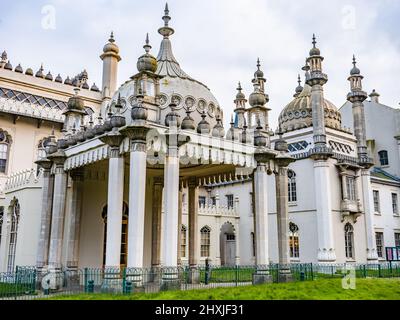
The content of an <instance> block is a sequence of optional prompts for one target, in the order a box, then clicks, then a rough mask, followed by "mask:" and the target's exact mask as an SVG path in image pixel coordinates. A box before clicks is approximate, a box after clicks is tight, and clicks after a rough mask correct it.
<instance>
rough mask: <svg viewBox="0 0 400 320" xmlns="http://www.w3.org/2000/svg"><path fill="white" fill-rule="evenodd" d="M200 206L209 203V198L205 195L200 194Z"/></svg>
mask: <svg viewBox="0 0 400 320" xmlns="http://www.w3.org/2000/svg"><path fill="white" fill-rule="evenodd" d="M198 201H199V207H205V206H206V203H207V198H206V197H205V196H199V199H198Z"/></svg>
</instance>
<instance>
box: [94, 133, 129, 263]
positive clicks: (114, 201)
mask: <svg viewBox="0 0 400 320" xmlns="http://www.w3.org/2000/svg"><path fill="white" fill-rule="evenodd" d="M123 139H124V137H123V136H122V135H121V134H119V133H117V132H114V131H113V132H112V133H110V134H108V135H106V136H104V137H101V140H102V141H103V142H104V143H106V144H108V145H109V146H110V149H109V154H110V157H109V161H108V192H107V239H106V264H105V266H106V267H111V268H115V267H118V268H119V267H120V263H121V233H122V215H123V205H124V169H125V167H124V156H123V155H121V154H120V145H121V143H122V141H123ZM129 207H130V206H129ZM129 220H130V219H129ZM128 235H129V234H128ZM128 250H129V246H128ZM128 256H129V255H128Z"/></svg>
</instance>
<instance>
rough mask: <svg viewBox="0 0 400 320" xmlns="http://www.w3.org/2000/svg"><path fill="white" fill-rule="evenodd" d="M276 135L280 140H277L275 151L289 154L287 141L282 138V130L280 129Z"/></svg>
mask: <svg viewBox="0 0 400 320" xmlns="http://www.w3.org/2000/svg"><path fill="white" fill-rule="evenodd" d="M276 134H277V135H278V136H279V139H278V140H276V142H275V147H274V149H275V150H276V151H281V152H288V144H287V142H286V140H285V139H283V137H282V135H283V132H282V130H281V128H278V130H277V132H276Z"/></svg>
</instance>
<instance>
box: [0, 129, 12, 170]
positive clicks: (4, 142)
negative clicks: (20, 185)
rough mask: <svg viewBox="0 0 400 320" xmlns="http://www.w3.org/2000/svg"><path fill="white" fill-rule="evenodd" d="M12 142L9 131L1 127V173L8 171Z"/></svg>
mask: <svg viewBox="0 0 400 320" xmlns="http://www.w3.org/2000/svg"><path fill="white" fill-rule="evenodd" d="M10 144H11V139H10V136H9V135H8V134H7V132H5V131H3V130H1V129H0V173H6V172H7V164H8V154H9V151H10Z"/></svg>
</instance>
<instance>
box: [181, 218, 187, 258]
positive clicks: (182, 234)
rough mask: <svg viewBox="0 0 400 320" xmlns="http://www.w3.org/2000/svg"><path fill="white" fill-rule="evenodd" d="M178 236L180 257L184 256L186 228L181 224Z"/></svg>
mask: <svg viewBox="0 0 400 320" xmlns="http://www.w3.org/2000/svg"><path fill="white" fill-rule="evenodd" d="M180 236H181V238H180V250H181V258H186V248H187V246H186V243H187V228H186V226H185V225H182V226H181V234H180Z"/></svg>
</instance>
